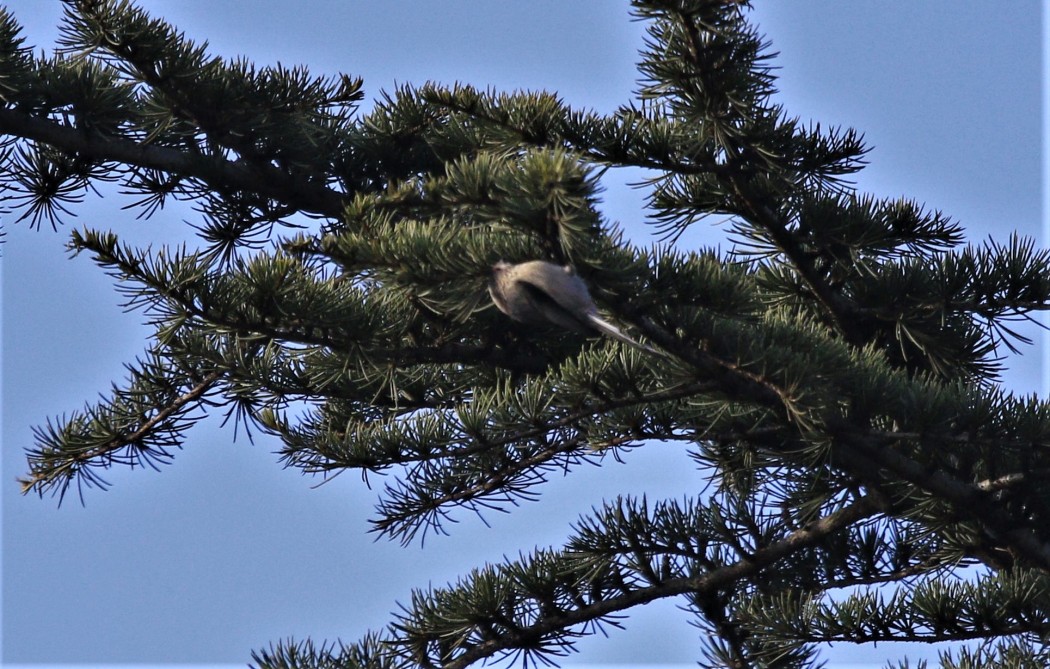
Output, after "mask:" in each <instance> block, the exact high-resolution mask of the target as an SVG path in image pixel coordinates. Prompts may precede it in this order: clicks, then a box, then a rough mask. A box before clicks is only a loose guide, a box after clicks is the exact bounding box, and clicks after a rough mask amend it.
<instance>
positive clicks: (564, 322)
mask: <svg viewBox="0 0 1050 669" xmlns="http://www.w3.org/2000/svg"><path fill="white" fill-rule="evenodd" d="M489 295H490V296H492V302H493V303H494V304H495V305H496V308H497V309H499V310H500V311H502V312H503V313H504V314H506V315H507V316H510V318H511V319H513V320H515V321H518V322H519V323H529V324H532V325H556V326H558V327H562V328H565V329H566V330H572V331H574V332H581V333H585V334H593V333H596V332H597V333H599V334H603V335H605V336H607V337H612V338H613V339H616V340H619V341H622V342H623V343H625V344H629V345H631V346H634V347H635V348H638V349H640V350H643V351H647V352H649V353H658V351H656V350H655V349H653V348H650V347H649V346H646V345H645V344H643V343H641V342H639V341H636V340H634V339H632V338H631V337H629V336H627V335H626V334H624V333H623V332H622V331H621V330H620V328H618V327H616V326H615V325H613V324H612V323H609V322H608V321H606V320H604V319H602V317H601V316H599V315H598V307H597V306H595V304H594V300H593V299H591V294H590V291H588V290H587V284H585V283H584V282H583V280H582V279H580V277H578V276H576V272H575V271H573V269H572V267H571V266H569V265H556V264H555V263H552V262H547V261H546V260H530V261H527V262H523V263H518V264H513V265H512V264H511V263H508V262H505V261H502V260H501V261H500V262H498V263H496V264H495V265H493V267H492V277H491V279H490V281H489Z"/></svg>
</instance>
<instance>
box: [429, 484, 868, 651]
mask: <svg viewBox="0 0 1050 669" xmlns="http://www.w3.org/2000/svg"><path fill="white" fill-rule="evenodd" d="M879 508H880V504H879V503H878V502H877V501H876V500H875V499H874V498H873V497H870V496H869V497H861V498H859V499H858V500H856V501H855V502H853V503H852V504H850V505H849V506H847V507H845V508H843V509H841V510H839V511H837V512H835V513H833V514H831V515H828V516H825V517H823V518H820V519H818V520H816V521H814V522H812V523H810V524H808V525H807V526H806V527H804V528H801V529H799V530H796V531H794V532H792V533H791V534H789V535H788V536H787V537H785V538H784V539H782V540H781V541H778V542H776V543H773V544H770V545H768V546H765V547H763V548H760V549H758V550H757V551H755V552H754V553H753V554H752V555H751V556H750V557H749V558H747V559H744V560H740V561H738V562H735V563H733V564H728V565H725V566H722V567H718V568H715V569H713V570H710V571H707V572H705V573H703V574H700V575H698V576H695V577H686V578H671V579H667V580H663V581H660V582H658V583H657V584H655V585H652V586H649V587H644V588H639V589H636V590H631V591H628V592H625V593H624V594H622V595H620V596H617V597H612V598H609V599H601V600H599V601H596V602H594V603H591V604H587V605H584V606H580V607H578V608H577V609H575V610H572V611H564V612H557V613H553V614H551V615H549V616H541V617H540V618H539V619H538V620H537V621H536V622H535V623H533V624H531V625H529V626H527V627H522V628H521V629H520V630H518V631H516V632H509V633H505V634H503V635H501V636H499V637H498V638H495V639H489V640H485V641H480V642H478V643H474V644H470V645H464V646H462V648H463V649H464V650H462V652H460V653H458V654H457V655H456V656H455V657H454V658H452V659H449V658H441V659H442V661H441V663H440V664H441V667H442V669H466V667H468V666H470V665H471V664H473V663H475V662H478V661H481V660H484V659H486V658H491V657H494V656H496V655H498V654H500V653H501V652H503V651H507V650H512V649H516V648H528V647H531V646H532V645H534V644H535V642H536V640H539V639H543V638H546V637H548V636H551V635H557V634H559V633H560V632H561V631H562V630H566V629H570V628H572V627H574V626H578V625H583V624H586V623H588V622H591V621H594V620H598V619H601V618H605V617H608V616H610V615H612V614H615V613H617V612H619V611H624V610H627V609H629V608H633V607H635V606H639V605H641V604H646V603H648V602H652V601H654V600H656V599H662V598H667V597H673V596H676V595H683V594H695V595H703V594H705V593H717V592H720V591H722V590H725V589H727V588H730V587H731V586H732V585H733V584H735V583H738V582H740V581H743V580H745V579H747V578H751V577H754V576H755V575H757V574H759V573H761V572H762V571H763V570H764V569H766V568H767V567H769V566H771V565H773V564H775V563H776V562H778V561H779V560H782V559H784V558H786V557H787V556H789V555H792V554H793V553H795V552H797V551H800V550H802V549H804V548H808V547H811V546H814V545H817V544H819V543H820V541H821V540H823V539H824V538H825V537H827V536H829V535H831V534H834V533H835V532H839V531H841V530H842V529H844V528H846V527H848V526H850V525H852V524H854V523H856V522H858V521H860V520H863V519H864V518H870V517H872V516H874V515H876V514H878V513H879ZM413 661H419V658H413ZM421 664H422V663H421Z"/></svg>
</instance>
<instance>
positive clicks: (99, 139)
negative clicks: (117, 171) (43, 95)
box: [0, 109, 346, 218]
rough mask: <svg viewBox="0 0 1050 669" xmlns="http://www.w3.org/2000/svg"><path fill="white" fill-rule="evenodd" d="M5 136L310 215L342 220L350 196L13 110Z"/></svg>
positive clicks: (272, 171) (262, 168)
mask: <svg viewBox="0 0 1050 669" xmlns="http://www.w3.org/2000/svg"><path fill="white" fill-rule="evenodd" d="M0 134H3V135H11V136H15V137H21V138H24V139H30V140H34V141H37V142H42V143H45V144H49V145H51V146H54V147H56V148H58V149H60V150H62V151H65V152H68V153H74V154H77V155H80V156H82V157H83V158H85V159H89V160H98V161H105V162H116V163H121V164H124V165H134V166H136V167H141V168H147V169H156V170H160V171H162V172H167V173H170V174H177V175H184V176H188V177H192V178H195V179H199V180H200V181H201V182H203V183H204V184H205V185H207V187H209V188H211V189H215V190H218V191H225V190H229V189H234V190H243V191H248V192H252V193H258V194H260V195H263V196H264V197H269V198H272V199H274V200H278V201H280V202H285V203H288V204H290V205H293V206H295V208H296V209H298V210H300V211H303V212H305V213H309V214H315V215H318V216H325V217H329V218H338V217H339V216H340V215H341V214H342V211H343V207H344V206H345V203H346V196H345V195H343V194H341V193H339V192H337V191H334V190H331V189H329V188H327V187H325V186H321V185H318V184H315V183H309V182H306V181H302V180H299V179H295V178H292V177H290V176H289V175H288V174H287V173H285V172H284V171H282V170H280V169H278V168H276V167H272V166H267V165H257V164H256V165H253V164H248V163H246V162H243V161H236V162H234V161H229V160H225V159H222V158H219V157H217V156H204V155H193V154H191V153H188V152H186V151H181V150H178V149H170V148H167V147H163V146H153V145H149V144H142V143H139V142H136V141H133V140H130V139H125V138H121V137H107V136H103V135H100V134H98V133H93V132H89V131H86V130H79V129H76V128H72V127H69V126H67V125H63V124H60V123H57V122H54V121H49V120H46V119H42V118H35V117H33V116H32V115H29V114H25V113H22V112H19V111H15V110H12V109H0Z"/></svg>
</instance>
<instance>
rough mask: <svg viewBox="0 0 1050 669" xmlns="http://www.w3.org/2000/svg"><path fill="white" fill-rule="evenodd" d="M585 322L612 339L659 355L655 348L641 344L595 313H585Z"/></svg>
mask: <svg viewBox="0 0 1050 669" xmlns="http://www.w3.org/2000/svg"><path fill="white" fill-rule="evenodd" d="M587 322H588V324H590V325H591V326H592V327H594V329H595V330H597V331H598V332H601V333H602V334H603V335H606V336H607V337H612V338H613V339H617V340H619V341H622V342H623V343H625V344H629V345H630V346H633V347H635V348H637V349H639V350H642V351H646V352H647V353H655V354H657V355H661V352H660V351H657V350H656V349H655V348H653V347H651V346H647V345H646V344H643V343H642V342H640V341H636V340H634V339H632V338H631V337H629V336H628V335H626V334H624V333H623V331H622V330H620V328H618V327H616V326H615V325H613V324H612V323H609V322H608V321H605V320H602V318H601V317H600V316H598V315H597V314H587Z"/></svg>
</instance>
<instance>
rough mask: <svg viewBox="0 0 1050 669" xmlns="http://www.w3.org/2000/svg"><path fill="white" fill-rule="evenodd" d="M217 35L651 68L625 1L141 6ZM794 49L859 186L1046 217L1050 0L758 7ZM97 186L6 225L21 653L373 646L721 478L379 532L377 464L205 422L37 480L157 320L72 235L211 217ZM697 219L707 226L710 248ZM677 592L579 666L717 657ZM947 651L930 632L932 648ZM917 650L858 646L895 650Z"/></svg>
mask: <svg viewBox="0 0 1050 669" xmlns="http://www.w3.org/2000/svg"><path fill="white" fill-rule="evenodd" d="M4 4H6V5H7V6H8V7H9V8H10V9H11V10H12V11H13V12H14V14H15V15H16V16H17V17H18V18H19V19H20V20H21V21H22V22H23V24H24V25H25V26H26V27H27V31H26V32H27V35H28V38H29V41H30V42H31V43H33V44H35V45H37V46H38V47H42V48H50V46H51V45H52V44H53V39H54V28H53V26H54V25H55V23H56V22H57V17H58V16H59V14H60V11H59V3H58V2H57V0H17V1H14V2H10V1H9V2H6V3H4ZM139 4H141V5H142V6H144V7H146V8H147V9H149V10H150V11H151V12H152V13H154V14H155V15H157V16H161V17H164V18H166V19H168V20H170V21H171V22H172V23H174V24H175V25H177V26H179V27H180V28H181V29H183V30H185V32H186V33H187V35H188V36H190V37H192V38H194V39H198V40H208V41H209V42H210V43H211V46H212V49H213V52H215V53H218V54H222V55H229V56H233V55H237V54H243V55H245V56H247V57H249V58H251V59H253V60H255V61H256V62H259V63H273V62H277V61H281V62H283V63H285V64H300V63H301V64H305V65H308V66H309V67H310V68H311V69H312V71H313V72H314V73H317V74H322V73H327V74H332V73H336V72H340V71H344V72H347V73H350V74H354V75H360V76H363V77H364V79H365V86H366V94H367V96H368V97H369V98H374V97H375V96H376V95H377V93H378V91H379V90H380V89H383V88H386V89H390V88H392V87H393V85H394V84H395V82H409V83H420V82H423V81H426V80H435V81H439V82H444V83H452V82H453V81H463V82H469V83H472V84H475V85H479V86H489V85H491V86H494V87H496V88H499V89H516V88H532V89H539V88H543V89H548V90H555V91H558V92H559V93H560V94H561V95H562V97H563V98H564V99H566V100H567V101H568V102H569V103H571V104H573V105H576V106H580V107H591V108H594V109H597V110H599V111H611V110H612V109H614V108H615V107H616V106H617V105H619V104H620V103H622V102H624V101H626V100H628V99H629V97H630V95H631V92H632V91H633V90H634V89H635V87H636V86H635V79H636V72H635V69H634V65H635V61H636V53H637V50H638V48H639V47H640V45H641V39H642V30H643V26H642V25H641V24H639V23H635V22H631V21H630V20H629V19H628V16H627V3H626V2H622V1H619V0H616V1H612V0H586V1H577V2H572V3H567V2H561V1H556V0H545V1H537V0H533V1H531V2H516V3H510V2H498V3H493V2H480V1H473V2H471V1H467V0H442V2H423V1H421V0H412V1H408V0H403V1H395V2H390V1H389V0H387V1H379V0H357V1H355V2H343V1H337V0H315V1H313V2H291V1H290V0H224V1H223V2H214V0H167V1H160V0H141V2H140V3H139ZM755 4H756V5H758V6H757V8H756V10H755V11H754V13H753V16H754V18H755V20H756V21H757V22H758V24H759V25H760V27H761V29H762V30H763V32H765V33H766V35H767V36H768V37H769V38H770V39H771V40H772V41H773V48H774V50H776V51H779V52H780V53H781V56H780V58H779V60H778V64H779V66H780V67H781V68H782V69H781V70H780V72H779V74H780V77H781V78H780V82H779V87H780V89H781V94H780V100H781V101H782V102H783V103H784V104H785V106H786V108H787V110H788V111H789V113H791V114H793V115H798V116H800V117H802V118H803V119H812V120H814V121H820V122H821V123H822V124H823V125H848V126H853V127H856V128H858V129H859V130H862V131H863V132H864V133H865V135H866V138H867V140H868V142H869V143H870V144H871V145H873V146H874V150H873V151H872V152H871V154H870V156H869V158H870V161H871V166H870V167H869V168H868V169H867V170H865V171H864V172H863V173H862V174H861V175H860V179H859V186H860V188H861V189H862V190H866V191H870V192H873V193H875V194H876V195H880V196H897V195H906V196H909V197H913V198H915V199H917V200H919V201H923V202H926V203H927V204H928V206H930V207H931V208H936V209H941V210H943V211H945V212H946V213H948V214H950V215H952V216H953V217H954V218H955V219H957V220H959V221H960V222H961V223H962V224H963V225H964V226H965V227H966V228H967V230H968V231H969V233H970V236H971V238H972V239H975V240H979V239H982V238H986V237H987V236H988V235H993V236H996V237H998V238H1004V237H1006V236H1007V235H1008V234H1009V233H1010V232H1012V231H1015V230H1017V231H1020V232H1022V233H1023V234H1027V235H1032V236H1039V237H1040V238H1041V239H1042V240H1043V242H1044V244H1045V240H1046V237H1045V236H1044V235H1043V233H1042V223H1041V221H1042V218H1041V207H1042V198H1043V190H1042V189H1041V184H1042V183H1043V178H1042V165H1043V157H1042V156H1043V154H1042V151H1041V147H1042V142H1041V137H1042V121H1041V115H1040V109H1041V99H1042V98H1041V96H1042V94H1043V93H1042V91H1041V88H1040V82H1041V81H1042V80H1043V79H1042V77H1041V70H1040V68H1041V63H1042V55H1041V52H1040V44H1041V31H1042V25H1043V23H1042V16H1041V12H1040V4H1039V3H1036V2H1034V1H1029V2H1020V3H1003V2H1001V0H930V1H928V2H922V3H916V2H911V1H907V0H896V1H895V2H874V1H870V0H865V1H860V0H857V1H854V2H835V1H833V0H792V1H791V2H776V1H775V0H756V3H755ZM629 180H630V175H613V177H611V179H610V182H609V183H608V184H607V185H608V191H607V193H606V194H605V195H606V197H605V202H604V204H603V207H604V209H605V212H606V213H607V215H608V216H609V218H610V219H613V220H618V221H620V222H621V223H622V224H623V225H624V226H625V227H626V228H627V229H628V230H629V232H630V236H631V237H632V238H633V239H635V240H638V241H642V242H645V241H646V237H647V235H649V234H650V231H649V230H648V229H647V228H646V227H645V226H644V225H643V224H642V222H643V220H644V211H643V208H642V196H641V194H640V193H639V192H637V191H632V190H630V189H628V188H625V187H623V186H622V183H623V182H625V181H629ZM122 204H125V202H122V201H121V200H120V198H118V197H116V196H114V195H110V196H109V197H106V198H105V199H104V200H101V201H98V200H95V199H91V200H89V201H87V202H86V203H85V204H84V205H83V206H82V207H79V208H78V210H77V212H78V214H79V216H78V217H77V218H75V219H71V220H70V221H69V222H68V223H67V226H66V227H64V228H61V229H59V230H58V232H57V233H53V232H51V231H50V229H46V230H43V231H39V232H33V231H30V230H29V229H28V227H27V226H26V225H25V224H17V225H16V224H14V223H13V221H14V217H11V216H7V217H5V219H4V224H5V229H6V230H7V233H8V236H7V240H8V241H7V243H6V244H5V246H4V247H3V249H2V252H3V257H2V258H0V266H2V270H0V272H2V274H0V276H2V302H0V304H2V319H3V321H2V322H3V326H2V327H3V329H2V335H3V338H2V354H3V355H2V363H0V364H2V382H3V385H2V393H3V395H2V407H3V412H2V421H3V422H2V444H3V452H2V459H0V465H2V468H3V476H2V478H0V481H2V483H3V485H2V486H0V504H2V512H3V535H2V540H3V553H2V555H3V558H2V559H3V579H2V587H3V608H2V617H3V619H2V628H0V629H2V643H3V647H2V648H3V649H2V655H0V659H2V660H3V661H4V662H7V663H30V662H46V663H74V662H77V663H110V662H137V663H159V662H181V663H217V662H229V663H240V664H241V665H243V663H244V662H245V661H247V659H248V654H249V651H250V650H251V649H254V648H259V647H263V646H266V645H267V644H268V643H269V642H270V641H276V640H278V639H280V638H286V637H289V636H295V637H296V638H302V637H306V636H311V637H313V638H314V639H315V640H321V639H324V638H335V637H341V638H343V639H344V640H348V641H349V640H354V639H356V638H358V637H359V636H360V635H361V634H363V633H364V632H365V631H366V630H367V629H369V628H377V627H380V626H382V625H384V624H385V623H386V622H387V621H388V619H389V613H390V612H391V611H393V610H395V609H396V602H397V601H405V600H407V598H408V595H409V593H410V590H411V588H413V587H423V586H426V585H427V584H429V583H433V584H435V585H440V584H443V583H445V582H447V581H449V580H452V579H454V578H456V577H457V576H458V575H460V574H461V573H463V572H465V571H466V570H468V569H469V568H470V567H472V566H473V565H475V564H479V563H481V562H484V561H498V560H500V558H501V557H502V556H503V555H511V556H513V555H516V554H517V552H518V551H519V549H530V548H532V547H533V546H546V545H559V544H561V542H562V541H563V539H564V537H565V536H566V534H567V533H568V532H569V525H570V523H572V522H573V521H575V520H576V518H577V517H578V516H580V515H581V514H585V513H587V512H588V510H589V509H590V508H591V506H593V505H597V504H599V503H600V501H601V500H602V498H608V497H611V496H614V495H616V494H620V493H631V494H642V493H645V494H647V495H648V496H649V497H650V499H653V498H661V497H668V496H672V497H673V496H678V497H680V496H682V495H685V494H689V493H690V492H691V491H695V490H696V489H697V487H698V485H699V480H698V477H697V476H696V475H695V474H694V473H693V471H692V470H691V466H690V465H689V461H688V460H687V459H686V458H685V457H684V455H683V454H682V453H681V452H678V451H677V450H671V449H672V447H670V446H654V447H652V448H646V449H639V450H638V451H636V452H635V453H633V454H632V455H631V457H630V458H629V461H628V462H627V463H626V464H625V465H619V464H616V463H608V465H607V466H603V467H601V468H594V469H590V470H578V471H577V472H575V473H574V475H573V476H572V477H570V478H568V479H554V480H552V481H551V482H550V484H549V485H548V486H547V487H546V488H545V489H544V490H543V493H544V496H543V499H542V501H541V502H539V503H536V504H529V505H526V506H524V507H522V508H520V509H517V510H515V511H514V513H512V514H509V515H504V514H490V515H489V516H488V517H487V520H488V521H489V523H490V525H491V527H486V526H485V525H484V524H483V523H481V522H479V521H478V520H477V519H476V518H475V517H473V516H467V515H464V516H463V517H462V522H461V523H459V524H458V525H456V526H453V528H452V532H453V534H452V536H451V537H437V538H435V539H433V540H430V541H428V542H427V545H426V546H425V547H420V546H418V545H413V546H411V547H409V548H401V547H400V546H398V545H395V544H390V543H387V542H374V541H373V537H372V535H369V534H367V529H368V526H367V523H366V520H367V518H368V517H369V516H370V514H371V511H372V505H373V504H374V501H375V494H374V493H373V492H371V491H369V490H368V489H367V488H366V487H365V486H364V485H363V484H362V483H361V481H360V480H359V479H358V478H357V477H356V476H355V475H353V474H350V475H346V476H342V477H339V478H337V479H335V480H334V481H332V482H331V483H329V484H327V485H324V486H322V487H320V488H318V489H312V488H311V486H312V485H313V484H314V483H316V481H314V480H312V479H308V478H304V477H302V476H300V475H299V474H298V472H297V471H295V470H282V469H280V468H279V466H278V465H277V464H276V457H275V456H274V455H273V451H274V450H275V448H276V446H275V445H274V444H273V443H270V442H267V441H265V440H257V441H256V443H255V444H254V445H252V444H250V443H249V442H248V441H247V440H245V439H243V438H242V439H239V440H238V441H237V442H236V443H234V442H233V439H232V437H233V434H232V431H231V430H227V429H221V428H220V427H219V421H218V420H207V421H205V422H204V423H203V424H201V425H199V426H198V427H197V428H195V429H194V430H193V431H191V432H190V434H189V437H188V440H187V443H186V445H185V449H184V450H183V451H182V452H180V453H178V455H177V457H176V459H175V462H174V464H173V465H171V466H168V467H165V468H164V469H163V470H162V471H160V472H159V473H158V472H153V471H151V470H146V471H139V470H136V471H133V472H127V471H120V470H118V471H114V472H112V475H111V476H110V477H109V478H110V480H111V482H112V483H113V488H112V489H111V490H110V491H109V492H105V493H102V492H99V491H90V492H89V493H88V494H87V495H86V506H84V507H81V506H79V505H78V504H77V503H75V500H74V501H73V503H69V502H67V504H65V505H64V506H63V507H62V508H61V509H58V508H56V504H55V503H54V501H53V500H50V499H44V500H40V499H38V498H36V497H21V496H19V494H18V486H17V484H16V483H15V481H14V479H15V477H16V476H18V475H20V474H21V473H22V471H23V468H24V459H23V457H22V450H21V449H22V448H23V447H24V446H27V445H29V444H31V443H32V436H31V432H30V428H31V426H33V425H37V424H41V423H43V422H44V421H45V420H46V419H47V418H49V417H54V416H58V415H61V414H62V413H63V412H69V411H71V410H73V409H78V408H80V407H82V406H83V404H84V402H85V401H93V400H94V399H95V398H96V397H97V395H98V393H100V392H104V391H106V389H107V388H108V387H109V384H110V383H111V382H112V381H117V380H119V379H120V378H122V375H123V368H122V367H121V363H122V362H124V361H130V360H132V359H133V358H134V357H135V356H136V355H137V354H139V353H140V352H141V351H142V350H143V348H144V341H145V337H146V335H147V330H146V329H145V328H144V327H143V326H142V325H141V316H140V315H139V314H135V313H131V314H128V313H123V311H122V309H121V308H120V306H119V302H120V299H119V296H118V295H117V294H116V293H115V291H114V290H113V289H112V284H111V282H110V281H109V279H108V277H106V276H105V275H104V274H103V273H102V272H101V271H99V270H98V269H97V268H96V267H95V266H93V265H92V264H91V262H90V261H89V259H88V258H86V257H81V258H77V259H74V260H69V259H68V258H67V254H66V253H65V251H64V250H63V246H64V244H65V242H66V240H67V239H68V234H69V230H70V229H71V228H72V227H79V226H90V227H96V228H103V229H108V228H111V229H113V230H114V231H116V232H117V233H118V234H119V235H121V236H122V237H124V238H125V239H127V240H129V241H133V242H138V243H143V244H145V243H150V242H152V243H154V244H155V245H156V244H162V243H174V242H177V241H180V240H182V239H184V238H185V237H186V230H187V227H186V225H185V223H184V222H185V221H191V222H193V221H195V214H194V213H193V212H191V211H189V210H179V209H174V208H169V209H167V210H165V211H164V212H162V213H161V214H160V215H159V216H157V217H155V218H154V219H152V220H149V221H137V220H134V218H133V217H131V216H128V215H127V213H126V212H122V211H121V210H120V206H121V205H122ZM721 233H722V231H720V230H718V229H714V228H700V229H697V230H696V232H695V234H691V235H690V236H688V237H687V238H686V240H685V241H684V242H683V243H687V244H698V243H701V242H703V243H711V242H713V241H717V240H718V239H719V238H720V235H721ZM1042 348H1043V349H1045V346H1044V347H1042ZM1041 353H1042V351H1040V350H1039V349H1038V348H1036V349H1030V350H1029V352H1028V353H1027V354H1026V355H1025V356H1024V358H1023V359H1021V360H1017V361H1013V362H1012V363H1011V371H1010V372H1009V374H1008V375H1007V382H1008V385H1009V387H1011V388H1013V389H1015V390H1017V391H1018V392H1033V391H1037V390H1040V389H1041V386H1042V384H1043V383H1044V382H1045V381H1044V379H1045V376H1046V374H1045V372H1046V370H1045V368H1044V365H1043V364H1042V355H1041ZM687 619H688V616H686V615H684V614H681V613H680V612H678V611H677V610H676V609H675V608H674V603H673V602H667V603H661V604H656V605H651V606H649V607H646V608H645V609H644V610H641V611H639V612H638V613H637V614H635V615H632V617H631V619H630V620H629V621H627V630H626V631H624V632H614V633H613V634H612V636H611V637H610V638H609V639H603V638H598V639H595V640H587V641H585V642H583V643H582V644H581V646H580V647H581V650H582V653H581V654H579V655H575V656H573V657H572V658H570V660H571V661H572V662H573V663H590V664H603V663H605V664H607V663H629V662H636V663H646V664H654V663H676V664H691V663H693V662H694V661H695V659H696V642H695V633H696V630H695V629H694V628H692V627H690V626H689V625H688V623H687ZM920 652H921V653H925V656H927V657H930V656H931V655H930V651H929V649H915V650H914V652H911V653H910V655H911V656H912V657H919V656H920V655H919V653H920ZM896 653H897V649H895V648H894V647H893V646H889V645H880V646H879V648H877V649H874V650H866V651H860V650H856V649H836V650H834V651H833V652H832V653H831V654H829V656H828V657H829V658H830V659H832V660H833V663H834V665H835V666H840V665H841V663H845V662H862V661H863V662H878V663H882V662H883V661H884V660H885V658H888V657H892V656H894V655H895V654H896Z"/></svg>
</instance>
